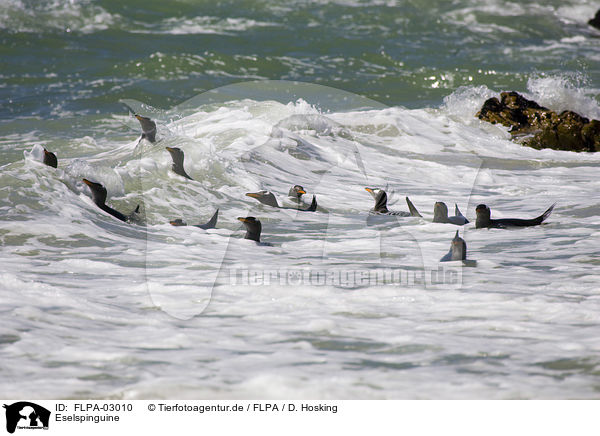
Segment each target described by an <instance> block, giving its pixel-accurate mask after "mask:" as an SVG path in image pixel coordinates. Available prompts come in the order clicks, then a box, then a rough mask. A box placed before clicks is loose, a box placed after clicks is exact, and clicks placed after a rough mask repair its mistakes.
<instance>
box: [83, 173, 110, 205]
mask: <svg viewBox="0 0 600 436" xmlns="http://www.w3.org/2000/svg"><path fill="white" fill-rule="evenodd" d="M82 181H83V183H85V184H86V185H88V186H89V187H90V191H92V200H94V203H96V204H104V203H105V202H106V188H105V187H104V186H102V185H101V184H100V183H96V182H92V181H90V180H88V179H82Z"/></svg>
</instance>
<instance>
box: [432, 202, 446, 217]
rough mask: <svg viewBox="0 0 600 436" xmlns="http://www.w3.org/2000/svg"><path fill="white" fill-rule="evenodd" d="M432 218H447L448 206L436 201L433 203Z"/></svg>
mask: <svg viewBox="0 0 600 436" xmlns="http://www.w3.org/2000/svg"><path fill="white" fill-rule="evenodd" d="M433 218H434V220H435V219H436V218H446V219H447V218H448V206H446V203H443V202H441V201H436V203H435V204H434V205H433Z"/></svg>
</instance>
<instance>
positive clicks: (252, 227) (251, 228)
mask: <svg viewBox="0 0 600 436" xmlns="http://www.w3.org/2000/svg"><path fill="white" fill-rule="evenodd" d="M238 220H239V221H241V222H243V223H244V226H245V227H246V235H245V236H244V239H251V240H252V241H255V242H256V243H257V244H259V245H271V244H269V243H268V242H260V232H261V231H262V225H261V223H260V221H259V220H258V219H256V218H255V217H253V216H247V217H245V218H244V217H238Z"/></svg>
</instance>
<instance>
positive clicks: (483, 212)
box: [475, 203, 556, 229]
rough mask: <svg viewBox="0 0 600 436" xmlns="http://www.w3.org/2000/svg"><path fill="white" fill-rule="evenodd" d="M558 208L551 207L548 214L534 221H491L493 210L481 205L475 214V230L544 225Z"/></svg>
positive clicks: (508, 219)
mask: <svg viewBox="0 0 600 436" xmlns="http://www.w3.org/2000/svg"><path fill="white" fill-rule="evenodd" d="M554 206H556V203H554V204H553V205H552V206H550V207H549V208H548V209H547V210H546V212H544V213H543V214H541V215H540V216H538V217H537V218H532V219H520V218H501V219H497V220H493V219H491V218H490V217H491V213H492V212H491V210H490V208H489V207H487V206H486V205H485V204H480V205H479V206H477V207H476V208H475V212H476V213H477V220H476V221H475V228H477V229H481V228H485V227H487V228H496V229H504V228H507V227H531V226H537V225H540V224H542V223H543V222H544V221H545V220H546V219H547V218H548V217H549V216H550V214H551V213H552V210H553V209H554Z"/></svg>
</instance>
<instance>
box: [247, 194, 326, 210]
mask: <svg viewBox="0 0 600 436" xmlns="http://www.w3.org/2000/svg"><path fill="white" fill-rule="evenodd" d="M292 189H293V188H292ZM290 192H291V190H290ZM246 196H247V197H251V198H256V199H257V200H258V201H259V202H261V203H262V204H266V205H267V206H271V207H276V208H278V209H292V210H299V211H302V212H314V211H316V210H317V197H316V196H314V195H313V198H312V202H311V203H310V206H308V208H306V209H300V208H295V207H283V206H280V205H279V203H278V202H277V199H276V198H275V195H273V193H272V192H271V191H258V192H248V193H246Z"/></svg>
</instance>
